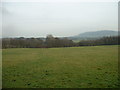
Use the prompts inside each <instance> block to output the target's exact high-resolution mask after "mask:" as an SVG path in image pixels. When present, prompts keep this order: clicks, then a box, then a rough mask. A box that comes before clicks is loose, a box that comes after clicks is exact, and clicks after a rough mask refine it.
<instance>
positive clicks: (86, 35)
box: [68, 30, 118, 40]
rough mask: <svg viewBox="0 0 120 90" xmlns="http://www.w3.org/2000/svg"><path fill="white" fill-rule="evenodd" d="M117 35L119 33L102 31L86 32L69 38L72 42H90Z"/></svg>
mask: <svg viewBox="0 0 120 90" xmlns="http://www.w3.org/2000/svg"><path fill="white" fill-rule="evenodd" d="M117 35H118V32H117V31H112V30H101V31H92V32H85V33H81V34H79V35H76V36H72V37H68V38H69V39H72V40H89V39H98V38H101V37H105V36H117Z"/></svg>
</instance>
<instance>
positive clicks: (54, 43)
mask: <svg viewBox="0 0 120 90" xmlns="http://www.w3.org/2000/svg"><path fill="white" fill-rule="evenodd" d="M119 38H120V36H109V37H103V38H100V39H97V40H82V41H79V42H77V43H76V42H73V41H72V40H69V39H68V38H57V37H53V36H52V35H48V36H47V37H46V39H45V40H42V39H41V38H24V37H20V38H2V48H52V47H75V46H97V45H118V44H119V42H118V39H119Z"/></svg>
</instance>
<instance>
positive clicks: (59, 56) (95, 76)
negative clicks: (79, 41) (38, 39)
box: [2, 45, 119, 88]
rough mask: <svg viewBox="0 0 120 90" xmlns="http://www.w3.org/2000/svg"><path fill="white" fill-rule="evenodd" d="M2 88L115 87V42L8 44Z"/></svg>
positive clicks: (3, 63)
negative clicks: (63, 45)
mask: <svg viewBox="0 0 120 90" xmlns="http://www.w3.org/2000/svg"><path fill="white" fill-rule="evenodd" d="M2 55H3V56H2V58H3V61H2V66H3V67H2V69H3V72H2V75H3V77H2V85H3V88H117V87H119V85H118V46H117V45H112V46H83V47H68V48H10V49H3V51H2Z"/></svg>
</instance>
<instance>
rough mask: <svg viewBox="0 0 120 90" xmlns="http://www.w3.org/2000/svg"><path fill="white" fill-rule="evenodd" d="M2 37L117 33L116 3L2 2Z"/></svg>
mask: <svg viewBox="0 0 120 90" xmlns="http://www.w3.org/2000/svg"><path fill="white" fill-rule="evenodd" d="M2 10H3V12H2V15H3V17H2V19H3V21H2V23H3V37H16V36H17V37H18V36H24V37H42V36H46V35H47V34H52V35H53V36H74V35H77V34H80V33H83V32H87V31H98V30H115V31H117V30H118V3H117V2H72V3H71V2H69V1H68V2H59V3H58V2H3V3H2Z"/></svg>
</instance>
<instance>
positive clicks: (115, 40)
mask: <svg viewBox="0 0 120 90" xmlns="http://www.w3.org/2000/svg"><path fill="white" fill-rule="evenodd" d="M119 40H120V36H109V37H103V38H100V39H97V40H83V41H80V42H79V43H78V45H79V46H97V45H119V44H120V43H119Z"/></svg>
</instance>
